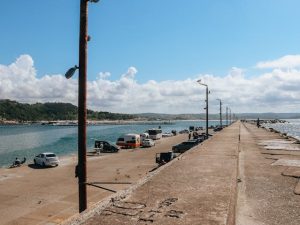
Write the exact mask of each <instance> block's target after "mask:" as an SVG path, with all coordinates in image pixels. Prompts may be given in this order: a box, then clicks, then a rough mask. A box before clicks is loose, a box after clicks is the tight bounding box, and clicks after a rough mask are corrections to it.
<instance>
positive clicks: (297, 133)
mask: <svg viewBox="0 0 300 225" xmlns="http://www.w3.org/2000/svg"><path fill="white" fill-rule="evenodd" d="M286 121H287V122H286V123H267V124H264V125H263V126H265V127H268V128H274V129H275V130H278V131H280V132H281V133H287V135H288V136H292V137H295V138H297V139H299V140H300V119H293V120H286Z"/></svg>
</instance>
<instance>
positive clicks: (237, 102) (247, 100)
mask: <svg viewBox="0 0 300 225" xmlns="http://www.w3.org/2000/svg"><path fill="white" fill-rule="evenodd" d="M283 58H284V57H283ZM275 61H276V60H275ZM278 61H280V59H279V60H278ZM138 75H139V74H138V71H137V69H136V68H135V67H129V68H128V70H127V72H126V73H124V74H123V75H121V76H120V78H119V79H118V80H114V81H113V80H109V77H110V73H109V72H105V73H99V75H98V77H97V79H96V80H94V81H89V82H88V107H89V108H90V109H94V110H101V111H111V112H125V113H140V112H160V113H199V112H202V113H204V109H203V108H204V107H205V102H204V100H205V87H203V86H200V85H199V84H198V83H197V82H196V81H197V80H198V79H201V80H202V82H203V83H205V84H207V85H208V87H209V89H210V91H211V94H210V95H209V103H210V106H209V110H210V112H211V113H217V112H218V109H219V108H218V107H219V103H218V101H217V100H216V99H217V98H220V99H222V101H223V106H224V108H223V112H225V107H226V106H229V107H230V108H231V109H232V111H233V112H236V113H238V112H299V111H300V110H299V109H300V101H299V100H298V99H299V96H300V90H299V88H298V87H299V86H300V69H297V68H294V69H290V70H288V71H286V70H283V69H280V68H279V69H278V68H277V69H274V70H273V71H271V72H268V73H263V74H261V75H259V76H257V77H255V78H247V77H246V76H245V70H243V69H240V68H237V67H233V68H232V69H231V70H230V71H229V72H228V74H227V75H225V76H223V77H219V76H214V75H211V74H200V75H196V76H194V77H193V78H187V79H185V80H165V81H161V82H157V81H154V80H149V81H147V82H145V83H138V82H137V79H136V76H138ZM77 89H78V83H77V78H72V79H69V80H67V79H65V77H64V76H63V75H60V74H57V75H45V76H43V77H41V78H37V76H36V69H35V67H34V62H33V60H32V58H31V57H30V56H29V55H21V56H20V57H19V58H18V59H17V60H16V62H14V63H12V64H11V65H0V96H1V98H2V99H5V98H8V99H13V100H17V101H21V102H27V103H35V102H54V101H55V102H70V103H72V104H75V105H76V104H77Z"/></svg>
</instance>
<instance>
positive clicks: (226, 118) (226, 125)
mask: <svg viewBox="0 0 300 225" xmlns="http://www.w3.org/2000/svg"><path fill="white" fill-rule="evenodd" d="M228 109H229V108H228V106H226V126H228Z"/></svg>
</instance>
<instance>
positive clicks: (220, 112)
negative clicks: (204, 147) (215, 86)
mask: <svg viewBox="0 0 300 225" xmlns="http://www.w3.org/2000/svg"><path fill="white" fill-rule="evenodd" d="M217 100H218V101H220V126H221V127H222V100H221V99H219V98H217Z"/></svg>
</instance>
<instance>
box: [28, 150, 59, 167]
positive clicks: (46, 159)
mask: <svg viewBox="0 0 300 225" xmlns="http://www.w3.org/2000/svg"><path fill="white" fill-rule="evenodd" d="M33 162H34V164H35V165H39V166H58V164H59V159H58V157H57V156H56V155H55V154H54V153H52V152H44V153H41V154H39V155H37V156H35V157H34V159H33Z"/></svg>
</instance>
